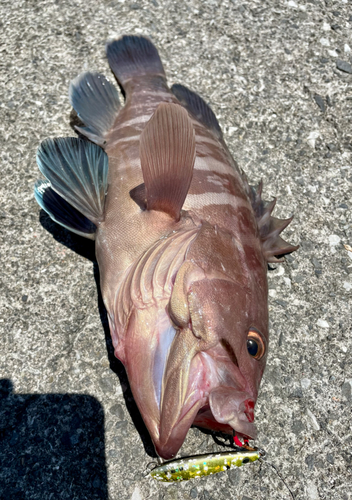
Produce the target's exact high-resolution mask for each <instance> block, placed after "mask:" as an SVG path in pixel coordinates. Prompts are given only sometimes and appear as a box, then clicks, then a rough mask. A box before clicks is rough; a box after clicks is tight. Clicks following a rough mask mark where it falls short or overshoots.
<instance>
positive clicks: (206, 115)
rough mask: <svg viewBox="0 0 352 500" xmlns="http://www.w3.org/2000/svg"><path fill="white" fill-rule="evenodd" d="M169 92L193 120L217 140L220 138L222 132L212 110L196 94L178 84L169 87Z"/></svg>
mask: <svg viewBox="0 0 352 500" xmlns="http://www.w3.org/2000/svg"><path fill="white" fill-rule="evenodd" d="M171 91H172V93H173V94H174V95H175V96H176V97H177V99H178V100H179V101H180V103H181V104H182V105H183V106H184V107H185V108H186V109H187V110H188V111H189V112H190V113H191V114H192V115H193V116H194V118H196V119H197V120H198V121H199V122H200V123H202V124H203V125H205V126H206V127H207V128H210V129H211V130H212V131H213V132H214V133H215V135H216V136H217V137H218V138H219V139H221V138H222V131H221V128H220V125H219V122H218V120H217V119H216V116H215V114H214V112H213V110H212V109H211V108H210V106H208V104H207V103H206V102H205V101H204V100H203V99H202V98H201V97H200V96H199V95H198V94H196V93H195V92H192V90H189V89H188V88H187V87H184V86H183V85H180V84H178V83H177V84H175V85H173V86H172V87H171Z"/></svg>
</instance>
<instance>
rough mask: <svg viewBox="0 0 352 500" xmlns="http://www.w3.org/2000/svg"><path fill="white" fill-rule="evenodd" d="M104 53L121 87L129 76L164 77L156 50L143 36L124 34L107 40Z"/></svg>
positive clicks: (129, 78)
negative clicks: (115, 38)
mask: <svg viewBox="0 0 352 500" xmlns="http://www.w3.org/2000/svg"><path fill="white" fill-rule="evenodd" d="M106 54H107V57H108V61H109V64H110V67H111V69H112V71H113V72H114V74H115V76H116V78H117V80H118V82H119V83H120V85H121V87H122V88H124V86H125V84H126V83H127V82H128V81H129V80H131V78H135V77H138V76H146V75H154V76H160V77H162V79H165V72H164V68H163V65H162V62H161V60H160V57H159V54H158V51H157V49H156V48H155V47H154V45H153V44H152V42H151V41H150V40H149V39H148V38H146V37H144V36H133V35H125V36H123V37H121V38H119V39H118V40H114V41H113V42H109V43H108V44H107V45H106Z"/></svg>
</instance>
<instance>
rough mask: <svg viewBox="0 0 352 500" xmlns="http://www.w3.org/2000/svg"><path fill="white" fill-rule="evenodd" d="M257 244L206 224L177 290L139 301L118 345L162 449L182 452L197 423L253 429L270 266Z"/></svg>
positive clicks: (243, 431)
mask: <svg viewBox="0 0 352 500" xmlns="http://www.w3.org/2000/svg"><path fill="white" fill-rule="evenodd" d="M259 251H260V248H259V246H258V249H257V248H256V247H255V245H253V243H252V244H251V245H250V246H249V248H244V247H243V244H240V243H239V242H238V241H237V240H235V239H234V237H233V236H232V235H231V233H228V232H225V231H222V230H220V229H218V228H216V227H213V226H210V225H209V224H203V225H202V227H201V228H200V230H199V232H198V234H197V237H196V238H195V239H194V240H193V241H192V242H191V243H190V245H189V247H188V249H187V252H186V254H185V256H184V259H183V260H182V263H181V265H180V266H179V268H178V271H177V272H176V273H175V277H174V278H173V280H172V281H173V284H172V289H171V293H170V296H169V297H167V298H166V299H165V297H160V298H159V299H158V300H155V301H153V302H152V304H151V305H150V306H148V307H139V308H138V307H135V308H134V309H133V311H132V312H131V313H130V315H129V317H128V324H127V327H126V333H125V336H124V340H123V341H122V342H120V344H116V346H115V353H116V355H117V357H119V358H120V359H121V360H122V362H123V363H124V364H125V367H126V371H127V375H128V378H129V382H130V385H131V390H132V393H133V395H134V398H135V401H136V403H137V405H138V407H139V410H140V412H141V415H142V417H143V419H144V422H145V424H146V426H147V428H148V430H149V433H150V435H151V437H152V440H153V442H154V445H155V448H156V451H157V453H158V454H159V455H160V456H161V457H163V458H166V459H169V458H172V457H174V456H175V455H176V453H177V452H178V450H179V448H180V447H181V445H182V443H183V441H184V439H185V437H186V434H187V432H188V430H189V428H190V427H191V425H192V424H195V425H197V426H200V427H205V428H209V429H213V430H219V431H222V432H227V433H231V432H232V431H235V432H236V433H238V434H239V435H242V436H245V437H249V438H254V437H255V435H256V431H255V426H254V424H253V420H254V405H255V402H256V399H257V394H258V389H259V384H260V379H261V377H262V373H263V371H264V367H265V360H266V353H267V344H268V313H267V283H266V266H265V263H264V260H263V259H262V257H261V255H260V252H259ZM173 260H175V259H173ZM157 267H159V268H161V267H162V266H160V265H159V266H157ZM143 273H144V275H147V274H148V272H147V271H146V270H144V271H143ZM143 273H141V274H143ZM153 279H154V282H156V281H157V278H156V277H155V276H154V278H153ZM132 281H133V280H132ZM128 288H129V289H130V288H131V286H129V287H128Z"/></svg>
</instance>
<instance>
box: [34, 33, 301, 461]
mask: <svg viewBox="0 0 352 500" xmlns="http://www.w3.org/2000/svg"><path fill="white" fill-rule="evenodd" d="M107 58H108V61H109V64H110V67H111V69H112V71H113V73H114V75H115V77H116V79H117V82H118V84H119V85H120V87H121V91H122V94H123V96H124V97H125V104H124V106H123V107H122V106H121V104H120V100H119V93H118V91H117V89H116V87H115V84H114V83H111V82H110V81H109V80H108V79H107V78H106V77H105V76H103V75H102V74H99V73H90V72H88V73H83V74H81V75H80V76H78V77H77V78H76V79H75V80H74V81H73V82H72V83H71V86H70V90H69V95H70V100H71V104H72V106H73V108H74V109H75V111H76V112H77V115H78V117H79V118H80V120H81V122H82V126H79V127H76V128H77V132H78V133H79V137H74V138H73V137H68V138H56V139H47V140H45V141H44V142H43V143H42V144H41V145H40V147H39V149H38V154H37V162H38V166H39V169H40V171H41V173H42V174H43V175H44V177H45V180H40V181H38V182H37V183H36V185H35V197H36V199H37V201H38V203H39V205H40V206H41V208H42V209H44V210H45V211H46V212H47V213H48V214H49V215H50V217H51V218H52V219H53V220H54V221H56V222H57V223H59V224H61V225H62V226H64V227H65V228H68V229H69V230H71V231H73V232H75V233H77V234H79V235H82V236H85V237H87V238H91V239H95V248H96V258H97V262H98V265H99V270H100V277H101V282H100V287H101V292H102V296H103V300H104V304H105V307H106V310H107V314H108V319H109V325H110V332H111V337H112V342H113V345H114V352H115V355H116V357H117V358H118V359H120V360H121V361H122V363H123V364H124V366H125V368H126V372H127V375H128V379H129V383H130V386H131V390H132V393H133V396H134V399H135V401H136V403H137V405H138V408H139V410H140V412H141V415H142V417H143V419H144V422H145V424H146V426H147V428H148V431H149V433H150V436H151V438H152V440H153V443H154V445H155V449H156V451H157V453H158V454H159V455H160V456H161V457H163V458H166V459H168V458H172V457H174V456H175V455H176V453H177V451H178V450H179V448H180V447H181V445H182V443H183V441H184V439H185V436H186V434H187V432H188V430H189V428H190V426H191V425H196V426H199V427H203V428H207V429H212V430H214V431H221V432H224V433H228V434H230V433H231V434H232V433H233V432H234V433H235V435H236V436H238V437H240V438H247V439H248V438H251V439H254V438H255V436H256V428H255V425H254V423H253V421H254V406H255V403H256V399H257V395H258V389H259V384H260V381H261V378H262V374H263V371H264V367H265V363H266V358H267V352H268V341H269V333H268V304H267V294H268V290H267V276H266V275H267V267H268V264H267V263H268V262H277V261H278V260H279V258H280V256H281V257H282V255H284V254H287V253H289V252H292V251H294V250H296V248H298V247H296V246H292V245H290V244H288V243H286V242H285V241H284V240H283V239H282V238H281V237H280V236H279V234H280V232H281V231H282V230H283V229H284V228H285V227H286V226H287V225H288V224H289V223H290V221H291V219H287V220H279V219H277V218H275V217H273V216H272V215H271V213H272V210H273V208H274V205H275V200H274V201H272V202H270V203H267V202H264V201H262V197H261V193H262V186H261V184H260V185H259V187H257V188H254V187H252V186H250V185H249V183H248V181H247V178H246V177H245V175H244V174H243V173H242V172H241V171H240V170H239V168H238V167H237V165H236V163H235V161H234V160H233V158H232V156H231V154H230V152H229V150H228V148H227V146H226V144H225V142H224V138H223V134H222V131H221V129H220V126H219V123H218V121H217V119H216V117H215V115H214V113H213V111H212V110H211V109H210V107H209V106H208V105H207V104H206V103H205V101H204V100H203V99H201V98H200V97H199V96H198V94H196V93H194V92H193V91H191V90H189V89H187V88H186V87H184V86H182V85H179V84H176V85H173V86H172V87H171V89H170V88H169V87H168V85H167V82H166V77H165V72H164V69H163V66H162V63H161V60H160V57H159V55H158V52H157V50H156V48H155V47H154V45H153V44H152V42H151V41H150V40H149V39H148V38H146V37H143V36H123V37H122V38H120V39H118V40H114V41H112V42H110V43H108V44H107Z"/></svg>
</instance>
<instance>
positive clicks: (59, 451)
mask: <svg viewBox="0 0 352 500" xmlns="http://www.w3.org/2000/svg"><path fill="white" fill-rule="evenodd" d="M0 23H1V35H0V36H1V45H0V53H1V58H0V65H1V72H0V80H1V84H2V85H1V87H2V90H1V95H0V100H1V103H0V131H1V151H0V155H1V180H0V188H1V191H0V219H1V220H0V234H1V285H2V286H1V296H0V301H1V305H0V325H1V330H2V331H1V339H2V348H1V351H0V378H1V387H0V397H1V403H0V499H1V500H5V499H6V500H9V499H20V500H21V499H25V500H27V499H28V500H29V499H33V500H34V499H35V500H46V499H53V500H56V499H70V500H73V499H75V500H83V499H89V500H90V499H95V498H100V499H105V500H107V499H110V500H115V499H116V500H125V499H126V500H127V499H131V500H141V499H143V500H147V499H149V498H150V499H154V498H155V499H158V500H162V499H165V500H176V499H185V500H186V499H187V500H188V499H197V498H198V499H202V500H203V499H204V500H210V499H214V500H215V499H220V500H225V499H226V500H228V499H240V500H252V499H253V500H254V499H259V500H266V499H270V500H276V499H277V500H278V499H289V498H290V494H289V491H288V490H287V488H286V487H285V485H284V484H283V482H282V481H281V480H280V478H279V477H278V476H277V474H276V473H275V471H274V470H273V469H272V468H270V467H269V466H267V465H263V466H262V467H261V468H260V466H259V464H253V465H249V466H246V467H243V468H242V469H239V470H233V471H229V472H225V473H221V474H218V475H216V476H212V477H208V478H202V479H200V480H198V481H190V482H185V483H182V484H173V485H171V486H165V485H163V484H159V483H156V482H155V481H154V480H153V479H152V478H149V477H148V478H145V477H144V471H145V468H146V466H147V464H148V462H150V461H151V460H153V453H152V448H151V446H150V442H149V440H148V437H147V434H146V431H145V429H144V428H143V425H142V423H141V420H140V418H139V417H138V414H137V413H136V409H135V406H134V404H133V401H132V399H131V395H130V393H129V391H128V386H127V383H126V379H125V375H124V372H123V370H122V368H121V366H120V365H119V363H118V362H117V361H115V360H114V358H113V355H112V350H111V343H110V340H109V333H108V327H107V324H106V316H105V311H104V308H103V306H102V303H101V299H100V297H99V295H98V290H97V285H96V281H97V279H98V270H97V267H96V264H95V263H94V247H93V246H92V245H91V244H90V243H89V242H87V241H86V240H84V239H82V238H79V237H76V236H73V235H72V234H70V233H69V232H67V231H65V230H63V229H61V228H60V227H58V226H57V225H56V224H54V223H52V222H51V221H50V219H48V217H47V216H46V215H44V214H43V213H42V212H41V211H40V209H39V207H38V206H37V204H36V202H35V200H34V197H33V184H34V182H35V180H36V179H37V177H38V174H39V172H38V169H37V166H36V162H35V153H36V149H37V147H38V144H39V143H40V142H41V141H42V140H43V139H44V138H46V137H49V136H50V137H55V136H72V135H74V133H73V131H72V128H71V127H70V113H71V107H70V104H69V100H68V92H67V91H68V86H69V82H70V80H71V79H72V78H74V77H75V76H76V75H77V74H79V73H81V72H82V71H86V70H98V71H100V72H103V73H105V74H107V75H110V71H109V68H108V65H107V61H106V58H105V54H104V44H105V42H106V40H107V39H111V38H114V37H117V36H119V35H121V34H125V33H127V34H130V33H134V34H147V35H149V36H150V37H151V38H152V39H153V41H154V42H155V44H156V46H157V47H158V48H159V51H160V54H161V57H162V60H163V62H164V66H165V68H166V72H167V75H168V78H169V82H170V83H174V82H180V83H183V84H184V85H187V86H188V87H190V88H191V89H193V90H195V91H197V92H198V93H199V94H200V95H202V96H203V97H204V98H205V99H206V101H207V102H209V104H210V105H211V106H212V108H213V110H214V111H215V113H216V115H217V116H218V118H219V121H220V124H221V126H222V129H223V131H224V135H225V138H226V140H227V142H228V144H229V146H230V149H231V151H232V153H233V155H234V157H235V158H236V160H237V161H238V163H239V165H240V166H241V167H242V168H243V169H244V170H245V172H246V173H247V175H248V177H249V178H250V179H251V180H252V181H253V182H258V181H259V180H260V179H263V181H264V194H265V198H266V199H268V200H270V199H272V197H273V196H277V197H278V203H277V208H276V212H275V214H276V215H277V216H278V217H288V216H290V215H291V214H293V213H294V214H295V219H294V222H293V223H292V224H291V225H290V227H289V228H288V229H287V230H286V233H285V239H287V240H288V241H290V242H292V243H294V244H296V243H299V244H300V245H301V247H300V250H299V251H298V252H296V253H295V254H293V255H292V256H289V257H287V259H286V261H285V262H284V263H283V264H279V265H274V266H271V267H272V270H270V271H269V287H270V299H269V301H270V321H271V347H270V354H269V360H268V366H267V369H266V372H265V376H264V378H263V381H262V385H261V392H260V396H259V399H258V403H257V412H256V421H257V425H258V429H259V436H258V440H257V443H258V445H260V446H262V447H263V448H265V450H266V451H267V456H268V460H269V461H270V462H272V463H273V464H274V465H276V467H277V468H278V470H279V472H280V474H281V475H282V477H283V478H285V480H286V482H287V485H288V486H289V487H290V489H291V490H292V491H293V493H294V495H295V498H296V499H297V500H303V499H308V500H318V499H328V500H351V499H352V473H351V467H352V455H351V450H352V433H351V423H352V419H351V389H352V368H351V366H352V360H351V347H352V337H351V293H352V252H351V248H350V247H348V246H347V245H351V246H352V228H351V209H352V196H351V194H352V184H351V181H352V171H351V152H352V125H351V112H352V86H351V83H352V67H351V64H352V52H351V51H352V35H351V30H352V10H351V4H350V3H349V2H348V0H338V1H336V2H334V1H333V0H325V1H322V0H289V1H283V0H271V1H268V0H243V1H237V0H233V1H230V0H203V1H200V0H199V1H198V0H190V1H184V0H180V1H177V2H176V1H172V0H171V1H163V0H150V1H149V0H130V1H125V0H113V1H109V0H105V1H103V0H101V1H99V2H98V1H94V0H76V1H74V0H60V1H58V0H56V1H52V0H44V1H37V0H27V1H24V0H23V1H22V0H14V1H12V2H10V1H3V2H1V18H0ZM215 449H219V446H218V445H216V444H215V443H214V440H213V438H212V437H211V436H210V435H206V434H204V433H202V432H201V431H199V430H197V429H192V430H191V431H190V432H189V434H188V437H187V440H186V442H185V444H184V446H183V448H182V450H181V451H182V454H183V455H186V454H191V453H193V454H194V453H200V452H205V451H211V450H215Z"/></svg>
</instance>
